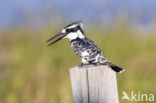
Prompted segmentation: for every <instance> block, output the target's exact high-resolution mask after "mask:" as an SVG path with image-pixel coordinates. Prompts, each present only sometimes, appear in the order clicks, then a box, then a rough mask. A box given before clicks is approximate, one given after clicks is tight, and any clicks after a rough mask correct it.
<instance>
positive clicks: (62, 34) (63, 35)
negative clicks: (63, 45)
mask: <svg viewBox="0 0 156 103" xmlns="http://www.w3.org/2000/svg"><path fill="white" fill-rule="evenodd" d="M58 36H61V37H60V38H58V39H56V40H55V41H53V42H51V43H50V44H48V46H50V45H52V44H54V43H56V42H57V41H59V40H61V39H62V38H63V37H65V36H66V34H65V33H59V34H57V35H55V36H53V37H52V38H50V39H49V40H47V41H46V42H49V41H51V40H53V39H55V38H57V37H58Z"/></svg>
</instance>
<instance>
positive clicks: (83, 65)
mask: <svg viewBox="0 0 156 103" xmlns="http://www.w3.org/2000/svg"><path fill="white" fill-rule="evenodd" d="M93 66H96V65H95V64H83V63H81V65H78V67H80V68H88V67H93Z"/></svg>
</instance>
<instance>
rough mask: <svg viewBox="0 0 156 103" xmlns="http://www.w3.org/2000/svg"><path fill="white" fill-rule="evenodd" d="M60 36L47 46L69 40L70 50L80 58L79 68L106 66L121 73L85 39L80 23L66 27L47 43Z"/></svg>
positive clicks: (93, 44)
mask: <svg viewBox="0 0 156 103" xmlns="http://www.w3.org/2000/svg"><path fill="white" fill-rule="evenodd" d="M58 36H61V37H60V38H59V39H57V40H55V41H53V42H52V43H50V44H49V45H52V44H54V43H55V42H57V41H59V40H61V39H62V38H68V39H70V44H71V47H72V49H73V50H74V51H75V53H76V54H77V55H79V56H80V57H81V60H82V62H81V66H83V65H89V64H91V65H108V66H109V67H110V68H112V69H113V70H114V71H116V72H119V73H120V72H122V71H124V69H122V68H120V67H118V66H116V65H115V64H113V63H111V62H109V61H108V60H107V59H106V57H105V56H104V55H103V53H102V52H101V50H100V49H99V48H98V46H97V45H96V44H95V43H94V42H93V41H92V40H90V39H89V38H87V37H86V36H85V34H84V31H83V30H82V22H81V21H77V22H74V23H71V24H69V25H67V26H66V27H65V28H64V29H63V30H62V31H61V32H60V33H59V34H57V35H55V36H54V37H52V38H51V39H49V40H48V41H47V42H49V41H51V40H53V39H55V38H56V37H58Z"/></svg>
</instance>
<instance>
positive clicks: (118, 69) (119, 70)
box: [108, 62, 125, 73]
mask: <svg viewBox="0 0 156 103" xmlns="http://www.w3.org/2000/svg"><path fill="white" fill-rule="evenodd" d="M108 66H109V67H110V68H111V69H112V70H114V71H115V72H118V73H121V72H123V71H125V69H122V68H120V67H119V66H117V65H115V64H113V63H111V62H108Z"/></svg>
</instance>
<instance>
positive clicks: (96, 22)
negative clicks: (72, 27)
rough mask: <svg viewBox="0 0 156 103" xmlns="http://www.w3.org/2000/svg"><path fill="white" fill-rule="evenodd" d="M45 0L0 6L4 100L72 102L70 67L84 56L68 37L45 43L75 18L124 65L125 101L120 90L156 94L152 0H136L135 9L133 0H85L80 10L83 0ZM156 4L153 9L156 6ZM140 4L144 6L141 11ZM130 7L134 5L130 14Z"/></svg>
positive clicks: (0, 81)
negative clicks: (60, 0)
mask: <svg viewBox="0 0 156 103" xmlns="http://www.w3.org/2000/svg"><path fill="white" fill-rule="evenodd" d="M45 1H46V2H43V1H42V0H39V2H35V1H31V0H27V2H26V1H22V2H20V1H19V0H16V1H10V2H7V1H6V2H7V3H6V4H9V5H4V4H5V3H4V2H5V1H3V2H2V3H1V4H0V6H1V7H4V8H3V9H0V13H1V14H3V15H1V17H3V19H2V18H0V103H73V98H72V91H71V85H70V78H69V68H71V67H74V66H77V65H79V64H80V63H81V59H80V57H79V56H77V55H76V54H75V53H74V52H73V51H72V49H71V47H70V41H69V40H66V39H64V40H61V41H60V42H58V43H56V44H55V45H52V46H50V47H48V46H47V43H45V41H46V40H48V39H49V38H50V37H52V36H53V35H55V34H57V33H59V32H60V30H61V29H62V28H63V27H64V26H66V25H67V24H69V23H71V22H73V21H76V20H84V31H85V34H86V35H87V37H89V38H90V39H92V40H93V41H95V42H96V44H97V45H98V46H99V48H101V50H102V51H103V52H104V55H105V56H106V57H107V58H108V60H110V61H112V62H113V63H115V64H117V65H119V66H121V67H123V68H125V69H126V71H125V72H123V73H122V74H120V75H119V74H117V80H118V92H119V100H120V102H121V103H130V101H127V100H122V101H121V97H122V95H123V94H122V91H125V92H126V93H128V95H131V94H130V93H131V91H134V93H136V94H137V93H138V92H140V93H142V94H155V95H156V79H155V78H156V76H155V75H156V35H155V34H156V29H155V24H156V23H155V18H154V17H155V16H156V15H155V13H156V12H155V11H154V12H152V10H155V9H147V8H149V6H146V5H145V4H148V3H149V2H148V1H147V2H148V3H147V2H145V1H144V3H141V1H140V0H137V1H138V2H137V3H136V4H135V3H134V4H135V6H134V8H133V6H131V5H129V6H127V5H128V4H131V3H130V1H131V0H128V1H129V2H128V3H126V2H124V4H122V3H123V2H122V0H119V1H120V2H119V3H117V2H113V1H112V0H106V1H108V2H103V1H102V0H97V2H96V1H94V0H93V2H92V3H91V4H90V2H89V1H86V2H84V4H83V5H81V6H82V7H81V9H79V5H78V4H81V2H82V0H80V1H77V2H76V3H75V2H72V1H71V0H70V1H68V2H67V3H66V2H62V3H61V2H58V3H56V2H55V3H54V2H53V1H51V2H53V4H52V3H51V2H50V0H45ZM109 1H112V2H109ZM142 1H143V0H142ZM28 2H30V4H29V3H28ZM103 3H104V4H108V5H104V6H103ZM155 3H156V2H154V1H153V2H151V4H152V5H151V6H150V7H151V8H152V7H154V8H155V7H156V6H154V5H155ZM15 4H17V5H15ZM85 4H87V5H88V6H86V5H85ZM119 4H120V5H119ZM132 4H133V3H132ZM140 4H143V6H144V7H145V8H144V9H141V8H140V9H138V8H139V7H140V6H138V5H140ZM12 5H15V6H14V8H13V7H12ZM51 5H53V6H51ZM73 5H75V6H73ZM5 7H6V8H5ZM85 7H87V8H85ZM120 7H121V8H120ZM126 7H130V8H129V9H130V13H127V12H128V9H127V8H126ZM41 8H42V9H41ZM54 8H55V9H54ZM58 8H59V9H58ZM66 8H68V9H66ZM124 8H126V9H124ZM14 10H15V11H17V12H16V13H14V12H13V11H14ZM63 10H65V11H63ZM116 10H118V11H121V10H125V12H126V13H127V14H126V13H123V12H122V13H121V12H116ZM1 11H3V12H1ZM83 11H84V12H83ZM132 11H136V12H135V13H132ZM144 11H146V12H144ZM8 12H10V13H11V14H12V13H13V14H14V15H12V16H11V14H10V15H8V14H9V13H8ZM147 12H148V13H147ZM7 13H8V14H7ZM87 13H89V14H87ZM96 13H97V14H96ZM69 14H70V15H69ZM67 15H69V16H67ZM10 17H14V19H10ZM6 18H7V19H6ZM140 20H141V23H140ZM150 20H151V21H150ZM2 21H3V22H2ZM43 21H44V22H43ZM138 22H139V23H138ZM142 22H143V23H142ZM149 22H150V23H149ZM140 24H141V25H140ZM150 24H152V26H151V25H150ZM149 25H150V26H149Z"/></svg>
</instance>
